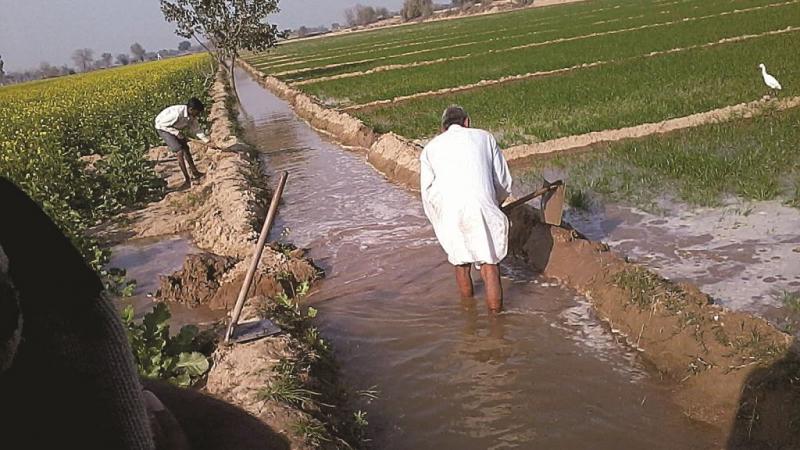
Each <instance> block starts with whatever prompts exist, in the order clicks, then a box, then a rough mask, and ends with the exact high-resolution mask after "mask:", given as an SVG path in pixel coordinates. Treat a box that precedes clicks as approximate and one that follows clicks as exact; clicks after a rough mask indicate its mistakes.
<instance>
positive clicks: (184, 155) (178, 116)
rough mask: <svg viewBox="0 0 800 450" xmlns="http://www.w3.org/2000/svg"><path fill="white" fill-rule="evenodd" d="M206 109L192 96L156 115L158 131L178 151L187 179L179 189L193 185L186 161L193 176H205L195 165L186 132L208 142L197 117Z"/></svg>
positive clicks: (170, 146) (179, 160)
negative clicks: (183, 102) (183, 103)
mask: <svg viewBox="0 0 800 450" xmlns="http://www.w3.org/2000/svg"><path fill="white" fill-rule="evenodd" d="M204 110H205V106H204V105H203V102H201V101H200V100H199V99H197V98H195V97H192V98H190V99H189V101H188V102H186V104H185V105H175V106H170V107H169V108H167V109H165V110H163V111H161V112H160V113H159V114H158V116H156V131H157V132H158V135H159V136H161V139H163V140H164V142H165V143H166V144H167V146H168V147H169V148H170V150H172V151H173V152H175V153H176V155H177V157H178V166H180V168H181V172H182V173H183V178H184V179H185V181H184V182H183V184H182V185H181V186H180V187H179V188H178V189H185V188H188V187H189V186H191V185H192V181H191V180H190V179H189V172H187V171H186V163H187V162H188V163H189V169H190V170H191V171H192V178H194V179H195V180H199V179H200V177H202V176H203V174H202V173H200V171H198V170H197V167H195V165H194V160H193V159H192V154H191V153H190V152H189V144H188V142H187V140H186V135H185V134H186V133H188V134H189V135H190V136H196V137H197V138H198V139H200V140H201V141H203V142H204V143H206V144H208V143H209V139H208V137H206V135H205V134H203V132H202V130H201V128H200V124H199V123H198V122H197V118H198V117H200V114H202V113H203V111H204Z"/></svg>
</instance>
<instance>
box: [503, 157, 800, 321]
mask: <svg viewBox="0 0 800 450" xmlns="http://www.w3.org/2000/svg"><path fill="white" fill-rule="evenodd" d="M553 176H556V175H555V173H554V175H553ZM551 178H552V177H551ZM533 188H534V186H532V185H526V184H525V183H518V185H517V186H515V190H516V191H517V194H523V192H527V191H528V190H532V189H533ZM659 207H660V208H661V211H658V212H647V211H643V210H641V209H638V208H635V207H631V206H626V205H620V204H614V203H595V204H593V205H592V207H591V208H590V209H589V210H588V211H586V210H576V209H568V211H567V212H566V216H565V217H566V220H567V221H568V222H569V223H570V224H572V225H574V226H575V227H576V228H577V229H579V230H581V232H582V233H584V234H585V235H586V236H587V237H588V238H589V239H591V240H593V241H600V242H605V243H607V244H608V245H609V246H610V247H611V248H612V250H613V251H614V252H616V253H618V254H620V255H622V256H625V257H628V258H630V259H632V260H634V261H635V262H637V263H639V264H642V265H644V266H646V267H648V268H650V269H653V270H655V271H656V272H658V273H659V274H661V275H662V276H664V277H666V278H669V279H672V280H675V281H679V282H690V283H692V284H694V285H696V286H697V287H699V288H700V289H701V290H702V291H703V292H705V293H708V294H709V295H711V296H712V297H713V298H714V302H715V303H717V304H720V305H722V306H724V307H726V308H729V309H732V310H734V311H742V312H750V313H755V314H756V315H760V316H762V317H765V318H768V319H771V320H772V322H773V323H776V324H778V325H781V324H782V323H781V321H782V319H783V318H785V316H786V313H787V311H785V308H784V305H783V304H782V303H781V301H780V299H779V295H778V294H779V293H781V292H783V291H787V292H797V291H800V232H799V231H798V230H800V210H798V209H797V208H792V207H788V206H785V205H783V204H781V203H780V202H778V201H769V202H750V201H742V200H738V199H729V200H728V201H727V204H726V205H724V206H722V207H718V208H693V207H689V206H687V205H684V204H679V203H674V202H670V201H667V200H662V201H661V202H660V205H659Z"/></svg>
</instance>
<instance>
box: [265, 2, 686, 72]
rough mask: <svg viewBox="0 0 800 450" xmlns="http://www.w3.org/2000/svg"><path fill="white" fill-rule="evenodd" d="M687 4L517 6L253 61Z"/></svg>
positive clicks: (310, 44)
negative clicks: (533, 7)
mask: <svg viewBox="0 0 800 450" xmlns="http://www.w3.org/2000/svg"><path fill="white" fill-rule="evenodd" d="M683 5H692V6H694V5H702V2H699V0H662V1H653V0H648V1H644V2H642V1H629V0H626V1H622V2H620V1H613V0H597V1H593V2H585V3H574V4H568V5H563V6H560V7H558V8H535V9H528V10H517V11H513V12H508V13H501V14H494V15H489V16H477V17H466V18H461V19H459V20H448V21H440V22H427V23H422V24H414V25H406V26H402V27H396V28H388V29H378V30H374V31H367V32H359V33H350V34H343V35H338V36H331V37H326V38H325V39H313V40H303V41H296V42H291V41H290V42H288V43H286V44H285V45H281V46H279V47H278V48H277V49H276V50H272V51H270V52H268V53H264V54H261V55H256V56H254V57H253V58H252V60H251V62H252V63H254V64H259V63H262V62H263V63H269V62H273V61H284V62H285V61H287V60H290V59H294V60H307V59H309V58H317V57H320V56H331V55H335V54H345V55H346V54H349V53H351V52H353V51H361V50H364V49H367V50H375V49H379V48H382V47H386V46H401V47H402V46H405V45H408V44H410V43H413V42H420V41H423V42H424V41H429V40H432V38H433V40H438V39H441V38H443V37H444V38H448V39H451V40H454V41H456V40H463V39H466V38H469V37H471V36H475V35H476V34H478V33H476V30H490V31H493V32H498V33H502V32H504V31H512V30H519V29H529V30H535V29H543V28H548V27H549V28H552V27H553V26H554V25H557V26H558V27H564V26H579V27H583V26H587V25H590V24H591V23H592V22H597V21H603V20H614V19H617V18H619V17H621V16H635V15H640V14H642V13H646V12H649V11H652V9H653V8H659V9H660V8H674V7H679V8H681V7H684V6H683Z"/></svg>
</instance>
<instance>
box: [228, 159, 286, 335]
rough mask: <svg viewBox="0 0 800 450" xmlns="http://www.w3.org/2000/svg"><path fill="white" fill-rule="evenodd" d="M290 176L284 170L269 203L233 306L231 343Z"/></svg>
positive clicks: (229, 333)
mask: <svg viewBox="0 0 800 450" xmlns="http://www.w3.org/2000/svg"><path fill="white" fill-rule="evenodd" d="M288 177H289V172H286V171H284V172H283V173H282V174H281V178H280V180H279V181H278V187H277V188H275V193H274V194H273V195H272V202H271V203H270V205H269V212H267V218H266V219H265V220H264V226H262V227H261V234H260V235H259V236H258V242H257V243H256V248H255V250H254V251H253V261H252V262H250V269H248V270H247V275H246V276H245V278H244V283H242V289H241V290H240V291H239V298H237V299H236V306H235V307H234V308H233V316H232V317H231V323H230V324H229V325H228V329H227V331H225V343H226V344H227V343H229V342H230V340H231V337H233V330H234V328H236V325H238V324H239V317H240V316H241V315H242V308H244V301H245V299H246V298H247V293H248V292H250V286H251V285H252V284H253V276H254V275H255V273H256V269H257V268H258V263H259V261H260V260H261V253H262V252H263V251H264V244H266V242H267V236H268V235H269V230H270V228H272V222H273V221H274V220H275V213H276V212H277V211H278V203H280V201H281V196H282V195H283V188H284V187H285V186H286V178H288Z"/></svg>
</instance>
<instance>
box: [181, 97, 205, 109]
mask: <svg viewBox="0 0 800 450" xmlns="http://www.w3.org/2000/svg"><path fill="white" fill-rule="evenodd" d="M186 106H187V107H188V108H191V109H195V110H197V111H200V112H203V111H205V109H206V105H204V104H203V102H201V101H200V99H199V98H197V97H192V98H190V99H189V101H188V102H186Z"/></svg>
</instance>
